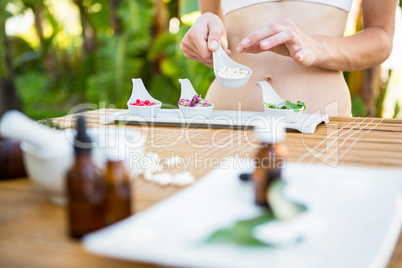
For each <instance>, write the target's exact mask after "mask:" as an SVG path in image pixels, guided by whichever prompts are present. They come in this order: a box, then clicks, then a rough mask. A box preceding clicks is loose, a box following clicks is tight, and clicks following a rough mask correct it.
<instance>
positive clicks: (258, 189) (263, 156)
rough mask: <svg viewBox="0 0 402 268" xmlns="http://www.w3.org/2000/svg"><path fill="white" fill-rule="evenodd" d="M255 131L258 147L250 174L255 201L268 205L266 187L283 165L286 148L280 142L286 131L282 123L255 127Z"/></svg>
mask: <svg viewBox="0 0 402 268" xmlns="http://www.w3.org/2000/svg"><path fill="white" fill-rule="evenodd" d="M255 131H256V134H257V137H258V139H259V140H260V149H259V150H258V152H257V155H256V158H255V170H254V172H253V174H252V177H253V181H254V187H255V203H256V204H257V205H259V206H263V207H269V203H268V201H267V199H268V196H267V191H268V188H269V187H270V184H271V183H272V182H273V181H274V180H276V179H279V178H281V176H282V169H283V167H284V165H285V156H286V152H287V149H286V147H285V145H284V144H283V143H282V142H283V141H284V140H285V135H286V132H285V128H284V127H283V125H282V124H276V125H273V126H271V128H270V129H265V128H257V129H256V130H255Z"/></svg>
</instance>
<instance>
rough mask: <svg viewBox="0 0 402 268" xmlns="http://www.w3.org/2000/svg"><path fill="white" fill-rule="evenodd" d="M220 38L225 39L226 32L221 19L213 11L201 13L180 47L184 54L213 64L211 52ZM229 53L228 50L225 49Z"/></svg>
mask: <svg viewBox="0 0 402 268" xmlns="http://www.w3.org/2000/svg"><path fill="white" fill-rule="evenodd" d="M221 38H223V39H224V40H226V32H225V28H224V26H223V23H222V21H221V19H220V18H219V17H218V16H217V15H215V14H213V13H209V12H208V13H204V14H202V15H201V16H200V17H199V18H198V19H197V20H196V22H195V23H194V24H193V26H192V27H191V28H190V30H188V32H187V33H186V35H185V36H184V38H183V40H182V42H181V44H180V48H181V49H182V50H183V54H184V56H186V57H187V58H189V59H192V60H195V61H198V62H201V63H203V64H205V65H207V66H209V67H212V66H213V61H212V52H211V51H216V50H217V49H218V48H219V46H220V45H221ZM226 53H228V54H229V53H230V51H226Z"/></svg>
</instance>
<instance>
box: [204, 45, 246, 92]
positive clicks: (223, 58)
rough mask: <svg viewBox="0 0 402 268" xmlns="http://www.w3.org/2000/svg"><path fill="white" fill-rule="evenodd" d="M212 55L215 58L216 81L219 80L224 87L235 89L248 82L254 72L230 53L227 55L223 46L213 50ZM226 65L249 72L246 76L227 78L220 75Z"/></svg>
mask: <svg viewBox="0 0 402 268" xmlns="http://www.w3.org/2000/svg"><path fill="white" fill-rule="evenodd" d="M212 57H213V60H214V73H215V77H216V81H218V83H219V84H220V85H221V86H222V87H224V88H229V89H235V88H239V87H242V86H244V85H246V84H247V82H248V80H249V79H250V76H251V74H252V73H253V71H252V70H251V69H250V68H249V67H247V66H244V65H241V64H239V63H237V62H235V61H234V60H232V59H231V58H230V57H229V56H228V55H226V53H225V51H224V50H223V48H222V47H219V49H218V50H217V51H214V52H212ZM224 66H226V67H228V68H232V69H236V68H239V69H241V70H247V71H248V74H247V75H246V76H245V77H237V78H225V77H222V76H220V75H218V71H219V69H221V68H223V67H224Z"/></svg>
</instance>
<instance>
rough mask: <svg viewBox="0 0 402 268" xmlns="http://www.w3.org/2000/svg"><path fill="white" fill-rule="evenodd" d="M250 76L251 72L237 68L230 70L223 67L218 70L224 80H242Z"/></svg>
mask: <svg viewBox="0 0 402 268" xmlns="http://www.w3.org/2000/svg"><path fill="white" fill-rule="evenodd" d="M248 74H249V71H247V70H243V69H240V68H239V67H237V68H230V67H229V68H228V67H226V66H223V67H222V68H220V69H219V70H218V73H217V75H219V76H221V77H224V78H240V77H246V76H247V75H248Z"/></svg>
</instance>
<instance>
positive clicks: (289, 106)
mask: <svg viewBox="0 0 402 268" xmlns="http://www.w3.org/2000/svg"><path fill="white" fill-rule="evenodd" d="M262 104H264V105H265V106H267V107H268V108H271V109H280V110H293V111H295V112H300V109H301V108H303V110H305V109H306V105H305V104H304V102H301V101H297V102H296V103H293V102H291V101H290V100H286V101H284V102H281V103H279V104H278V105H276V104H272V103H266V102H263V103H262Z"/></svg>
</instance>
